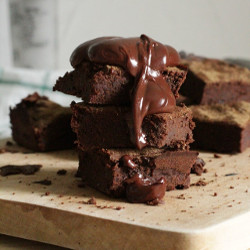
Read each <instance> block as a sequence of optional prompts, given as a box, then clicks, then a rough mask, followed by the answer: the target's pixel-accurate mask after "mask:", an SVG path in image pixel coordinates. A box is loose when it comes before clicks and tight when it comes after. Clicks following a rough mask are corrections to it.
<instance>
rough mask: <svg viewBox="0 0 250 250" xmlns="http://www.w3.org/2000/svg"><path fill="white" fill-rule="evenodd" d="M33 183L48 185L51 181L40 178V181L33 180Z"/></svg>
mask: <svg viewBox="0 0 250 250" xmlns="http://www.w3.org/2000/svg"><path fill="white" fill-rule="evenodd" d="M33 183H35V184H41V185H45V186H49V185H51V184H52V181H50V180H47V179H45V180H41V181H34V182H33Z"/></svg>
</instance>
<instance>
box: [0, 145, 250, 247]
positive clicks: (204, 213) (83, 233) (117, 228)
mask: <svg viewBox="0 0 250 250" xmlns="http://www.w3.org/2000/svg"><path fill="white" fill-rule="evenodd" d="M0 145H1V144H0ZM2 145H4V143H2ZM12 149H15V147H12ZM200 156H201V157H202V158H204V160H205V161H206V168H207V170H208V172H207V173H206V174H203V175H202V176H195V175H192V176H191V183H192V185H191V187H190V188H189V189H186V190H174V191H171V192H167V193H166V196H165V198H164V204H160V205H159V206H156V207H154V206H147V205H144V204H130V203H127V202H126V201H124V200H122V199H111V198H110V197H107V196H105V195H103V194H101V193H99V192H97V191H95V190H93V189H91V188H88V187H84V188H80V187H78V184H79V180H78V179H77V178H75V177H74V174H75V172H76V169H77V165H78V160H77V154H76V153H75V152H74V151H70V150H69V151H61V152H50V153H29V154H26V153H23V152H18V153H4V154H0V166H3V165H6V164H27V163H30V164H38V163H39V164H42V165H43V167H42V168H41V170H40V171H39V172H37V173H36V174H35V175H31V176H23V175H14V176H7V177H0V211H1V213H0V220H1V221H2V223H0V233H2V234H7V235H12V236H17V237H21V238H26V239H32V240H37V241H42V242H46V243H50V244H54V245H60V246H64V247H65V246H66V247H70V248H77V247H78V248H79V246H86V247H89V248H90V247H93V246H97V245H98V246H103V248H107V247H110V246H112V244H117V246H118V245H119V246H120V247H121V248H124V247H128V242H130V243H132V244H138V245H137V246H139V245H140V244H143V242H144V244H145V240H146V241H147V242H148V248H150V246H153V245H151V243H152V244H153V243H154V244H156V243H157V240H158V243H157V244H158V245H157V247H159V248H160V247H162V248H163V247H164V244H167V242H168V243H171V244H172V246H173V248H172V249H183V247H184V246H187V247H186V248H185V249H200V247H201V246H204V244H208V245H209V246H210V248H209V249H216V247H217V249H230V248H229V247H230V246H231V249H233V248H232V247H234V246H236V245H237V246H238V244H240V243H242V245H241V248H239V249H246V248H247V247H249V245H250V243H249V237H248V238H247V235H248V236H249V234H250V181H249V179H250V171H249V169H250V148H249V149H248V150H246V151H245V152H243V153H241V154H237V155H222V154H220V155H219V156H217V155H214V154H212V153H201V154H200ZM62 168H63V169H66V170H67V174H66V175H65V176H58V175H57V174H56V173H57V171H58V170H59V169H62ZM46 178H47V179H50V180H52V185H50V186H42V185H38V184H34V181H37V180H42V179H46ZM199 181H203V182H205V184H206V185H204V186H197V185H196V184H197V182H199ZM46 193H47V195H46ZM92 196H94V197H95V198H96V201H97V205H91V204H86V202H87V201H88V199H90V198H91V197H92ZM117 207H120V208H121V209H116V208H117ZM17 216H18V218H19V221H17V220H16V217H17ZM236 228H237V230H236ZM73 229H74V230H73ZM130 233H131V234H130ZM96 235H98V237H96ZM121 235H124V237H121ZM127 235H130V237H129V240H128V238H127V237H126V236H127ZM107 236H108V237H107ZM159 239H160V240H159ZM226 239H227V240H226ZM228 239H229V240H228ZM237 240H238V241H237ZM204 241H205V242H204ZM177 243H178V246H177V245H176V244H177ZM243 243H244V244H243ZM185 244H186V245H185ZM246 246H247V247H246ZM181 247H182V248H181ZM218 247H219V248H218ZM79 249H80V248H79Z"/></svg>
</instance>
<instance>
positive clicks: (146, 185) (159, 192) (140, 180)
mask: <svg viewBox="0 0 250 250" xmlns="http://www.w3.org/2000/svg"><path fill="white" fill-rule="evenodd" d="M121 162H122V164H123V166H124V167H127V168H131V169H134V168H135V167H136V166H137V165H136V163H134V161H133V159H132V157H130V156H129V155H124V156H123V157H122V158H121ZM126 184H127V185H126V197H127V199H128V201H130V202H132V203H135V202H147V203H150V204H152V205H157V204H158V203H159V202H160V201H161V200H162V198H163V197H164V195H165V192H166V186H167V182H166V179H165V178H164V177H161V178H160V179H159V180H155V179H154V178H153V177H146V178H145V177H143V175H142V174H141V173H135V174H134V175H133V176H132V177H131V178H128V179H127V180H126Z"/></svg>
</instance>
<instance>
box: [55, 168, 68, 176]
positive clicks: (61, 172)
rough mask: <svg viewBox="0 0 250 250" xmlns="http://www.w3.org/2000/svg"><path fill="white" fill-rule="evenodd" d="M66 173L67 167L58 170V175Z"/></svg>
mask: <svg viewBox="0 0 250 250" xmlns="http://www.w3.org/2000/svg"><path fill="white" fill-rule="evenodd" d="M66 173H67V170H65V169H60V170H58V171H57V174H58V175H66Z"/></svg>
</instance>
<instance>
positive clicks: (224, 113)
mask: <svg viewBox="0 0 250 250" xmlns="http://www.w3.org/2000/svg"><path fill="white" fill-rule="evenodd" d="M190 108H191V110H192V112H193V117H194V121H195V123H196V128H195V129H194V140H195V142H194V144H193V146H194V147H196V148H199V149H205V150H212V151H217V152H228V153H230V152H242V151H243V150H244V149H246V148H247V147H250V103H249V102H238V103H234V104H213V105H200V106H190Z"/></svg>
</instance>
